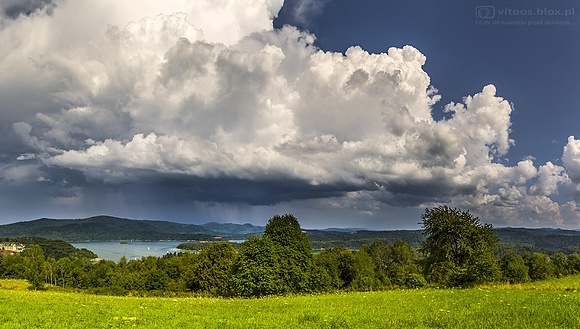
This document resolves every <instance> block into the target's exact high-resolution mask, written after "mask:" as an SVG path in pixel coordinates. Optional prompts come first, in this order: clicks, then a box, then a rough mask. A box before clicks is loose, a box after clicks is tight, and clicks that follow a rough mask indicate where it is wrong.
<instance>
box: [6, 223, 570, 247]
mask: <svg viewBox="0 0 580 329" xmlns="http://www.w3.org/2000/svg"><path fill="white" fill-rule="evenodd" d="M494 231H495V232H496V234H497V236H498V238H499V240H500V244H501V245H502V246H503V247H507V248H512V249H513V248H519V249H527V250H529V251H531V250H541V251H543V252H548V253H549V252H554V251H563V252H565V253H573V252H577V251H580V231H575V230H563V229H547V228H546V229H529V228H495V229H494ZM263 232H264V227H263V226H255V225H252V224H233V223H216V222H210V223H207V224H203V225H195V224H183V223H175V222H167V221H154V220H134V219H126V218H118V217H112V216H94V217H89V218H83V219H50V218H41V219H37V220H32V221H25V222H18V223H12V224H5V225H0V237H21V236H37V237H43V238H47V239H53V240H64V241H68V242H76V241H116V240H145V241H157V240H198V241H199V240H214V237H215V236H222V237H223V239H224V240H227V239H246V238H248V237H249V236H252V235H260V234H262V233H263ZM305 232H306V235H307V237H308V239H309V240H310V242H311V244H312V247H313V248H314V249H322V248H329V247H347V248H350V249H359V248H360V247H362V246H363V245H364V244H371V243H373V242H374V241H381V242H384V243H394V242H395V241H397V240H403V241H405V242H407V243H409V244H410V245H412V246H414V247H418V246H419V245H420V244H421V243H423V241H425V236H424V235H422V231H421V230H397V231H371V230H361V229H320V230H305Z"/></svg>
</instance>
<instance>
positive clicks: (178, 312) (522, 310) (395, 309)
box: [0, 277, 580, 328]
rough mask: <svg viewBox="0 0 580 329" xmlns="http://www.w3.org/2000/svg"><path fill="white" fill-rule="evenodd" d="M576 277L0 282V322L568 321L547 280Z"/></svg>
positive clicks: (567, 324) (490, 324) (362, 324)
mask: <svg viewBox="0 0 580 329" xmlns="http://www.w3.org/2000/svg"><path fill="white" fill-rule="evenodd" d="M578 280H579V279H578V277H576V278H567V279H565V280H561V281H559V280H555V281H553V282H552V283H549V282H551V281H546V283H545V285H540V286H541V287H545V289H533V288H530V289H506V288H505V287H504V288H497V287H478V288H473V289H419V290H393V291H381V292H366V293H338V294H321V295H312V296H288V297H266V298H260V299H227V298H159V297H147V298H142V297H109V296H96V295H90V294H79V293H67V292H57V291H50V290H49V291H29V290H6V289H0V301H1V303H0V314H2V315H3V316H2V317H0V327H1V328H8V327H10V328H129V327H131V328H432V327H438V328H573V327H579V326H580V322H579V319H580V308H578V307H577V305H580V293H579V292H576V291H574V290H566V289H550V288H549V287H551V286H557V287H563V286H564V285H566V284H570V285H571V287H576V284H577V283H578ZM2 282H3V281H2ZM557 284H559V285H557Z"/></svg>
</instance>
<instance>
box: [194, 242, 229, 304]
mask: <svg viewBox="0 0 580 329" xmlns="http://www.w3.org/2000/svg"><path fill="white" fill-rule="evenodd" d="M236 257H237V253H236V250H235V249H234V247H232V245H231V244H229V243H227V242H222V243H217V244H212V245H211V246H210V247H209V248H207V249H205V250H203V251H202V252H201V253H200V254H199V257H198V261H197V263H196V264H195V267H194V268H193V270H192V272H191V275H192V276H191V283H190V287H191V289H192V290H195V291H207V292H210V293H212V294H219V295H228V294H230V287H229V281H230V275H231V272H232V269H233V266H234V263H235V261H236Z"/></svg>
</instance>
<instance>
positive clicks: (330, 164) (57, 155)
mask: <svg viewBox="0 0 580 329" xmlns="http://www.w3.org/2000/svg"><path fill="white" fill-rule="evenodd" d="M281 6H282V1H250V0H248V1H210V0H206V1H185V0H183V1H172V2H161V1H139V4H138V5H135V2H134V1H119V0H114V1H113V0H110V1H106V0H103V1H98V2H95V1H85V0H75V1H72V0H69V1H58V2H56V6H54V7H53V8H51V10H50V13H49V12H48V10H45V11H42V10H39V11H37V12H36V13H35V14H33V15H31V16H20V17H19V18H17V19H8V18H4V19H3V21H2V24H1V25H0V26H2V28H1V29H0V43H2V44H3V45H5V46H3V47H1V48H0V58H3V60H2V61H1V62H0V71H1V72H3V74H2V75H1V76H0V96H2V97H3V98H4V99H6V101H5V104H12V103H13V104H17V103H18V102H17V100H16V97H20V98H22V93H26V94H27V95H28V96H29V97H27V99H28V100H27V101H24V102H23V103H22V104H20V105H19V106H21V107H22V110H21V111H18V113H12V112H10V113H5V114H2V119H3V120H6V121H5V122H13V124H12V130H13V134H14V135H15V136H17V137H18V138H19V140H20V141H21V142H22V143H23V144H24V145H25V146H26V147H27V149H26V150H25V151H23V152H21V154H20V155H19V160H22V161H24V162H26V164H23V165H21V166H18V164H16V165H11V166H9V167H7V168H6V169H5V170H4V172H3V173H2V175H4V177H8V176H7V175H12V176H11V177H12V179H13V180H16V181H18V180H24V179H33V180H41V179H47V178H46V177H44V176H43V175H44V174H43V173H42V171H41V170H40V169H39V168H40V167H41V166H46V165H48V166H49V167H58V168H69V169H74V170H78V171H80V172H82V173H84V175H85V176H86V177H87V178H88V179H89V180H94V181H101V182H105V183H107V184H116V183H119V182H123V183H127V182H137V181H140V180H142V179H143V177H144V176H150V175H154V176H158V177H163V176H164V175H171V176H172V177H173V176H174V175H178V176H183V177H197V178H203V179H210V180H212V179H213V180H216V181H218V180H220V179H222V178H228V179H237V180H242V181H250V182H264V181H270V180H277V179H281V178H282V179H287V180H289V181H297V182H299V184H303V185H304V189H306V190H309V189H312V188H315V187H316V186H325V187H326V188H325V190H332V191H333V192H336V193H338V195H339V196H338V197H336V195H335V197H332V198H328V206H329V207H350V208H356V209H360V211H361V213H362V214H364V215H374V214H375V215H378V213H380V211H379V210H380V209H381V207H382V205H390V206H401V207H426V206H430V205H433V204H437V203H440V202H441V203H449V204H451V205H454V206H460V207H466V208H469V209H471V210H472V211H473V212H474V213H476V214H478V215H480V216H481V217H482V219H483V220H484V221H488V222H492V223H500V224H505V225H539V226H542V225H559V226H575V225H578V223H579V222H580V216H579V215H578V214H579V213H578V207H577V206H576V203H575V201H573V200H568V201H565V202H560V203H558V202H556V201H554V199H553V197H554V196H555V195H559V193H558V192H559V191H560V190H561V189H569V190H574V189H577V188H576V187H575V184H579V183H580V141H578V140H575V139H574V137H570V138H569V140H568V144H567V145H566V147H565V148H564V153H563V158H562V161H563V167H562V166H558V165H555V164H553V163H551V162H548V163H546V164H544V165H541V166H539V167H536V166H535V165H534V164H533V162H532V160H522V161H521V162H520V163H519V164H518V165H517V166H512V167H510V166H506V165H504V164H502V162H503V161H502V160H503V157H504V156H506V155H507V154H508V152H509V149H510V147H511V146H512V145H513V144H514V141H513V140H511V139H510V137H509V134H510V125H511V117H510V115H511V112H512V109H513V108H512V105H511V104H510V103H509V102H508V100H505V99H504V98H502V97H500V96H498V91H497V90H496V88H495V87H494V86H493V85H487V86H482V90H481V91H478V92H476V93H475V94H474V95H472V96H466V97H465V98H464V99H463V101H462V102H461V103H451V104H448V105H446V107H445V109H446V111H447V113H448V119H443V120H435V119H434V118H433V116H432V114H431V109H432V106H433V104H435V103H436V102H437V101H439V99H440V95H438V91H437V89H435V88H434V87H433V86H431V84H430V78H429V75H428V74H427V72H425V71H424V70H423V65H424V64H425V62H426V57H425V56H424V55H423V54H422V53H421V52H420V51H419V50H417V49H415V48H413V47H412V46H405V47H403V48H401V49H398V48H390V49H388V51H387V52H385V53H381V54H370V53H368V52H366V51H364V50H363V49H361V48H360V47H351V48H350V49H348V50H347V51H346V53H345V54H342V53H334V52H325V51H322V50H320V49H318V48H317V47H316V46H315V36H313V35H311V34H309V33H307V32H304V31H299V30H297V29H296V28H294V27H289V26H287V27H284V28H283V29H281V30H274V29H273V28H272V19H273V18H274V17H275V15H276V14H277V13H278V11H279V10H280V8H281ZM79 13H82V14H79ZM24 90H25V91H24ZM16 91H18V93H20V94H19V95H16V94H18V93H15V92H16ZM30 161H37V165H36V166H33V165H31V164H30ZM312 198H322V199H324V198H325V197H324V196H322V195H320V196H317V195H313V196H312ZM274 199H275V198H274ZM282 199H283V198H282ZM282 199H281V200H282ZM284 200H285V199H284ZM216 201H219V200H216ZM285 201H288V200H285ZM254 202H256V203H259V201H254Z"/></svg>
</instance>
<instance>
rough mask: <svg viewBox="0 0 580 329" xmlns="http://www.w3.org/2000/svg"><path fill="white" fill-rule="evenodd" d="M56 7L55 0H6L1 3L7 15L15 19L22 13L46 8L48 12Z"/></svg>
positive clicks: (0, 8) (30, 12)
mask: <svg viewBox="0 0 580 329" xmlns="http://www.w3.org/2000/svg"><path fill="white" fill-rule="evenodd" d="M54 7H55V2H54V1H53V0H4V1H2V3H0V10H2V13H3V14H4V16H5V17H8V18H11V19H14V18H18V17H19V16H20V15H25V16H28V15H31V14H33V13H34V12H37V11H40V10H44V9H46V10H47V12H48V13H51V12H52V9H53V8H54Z"/></svg>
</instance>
